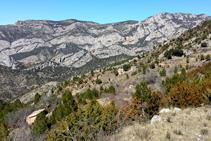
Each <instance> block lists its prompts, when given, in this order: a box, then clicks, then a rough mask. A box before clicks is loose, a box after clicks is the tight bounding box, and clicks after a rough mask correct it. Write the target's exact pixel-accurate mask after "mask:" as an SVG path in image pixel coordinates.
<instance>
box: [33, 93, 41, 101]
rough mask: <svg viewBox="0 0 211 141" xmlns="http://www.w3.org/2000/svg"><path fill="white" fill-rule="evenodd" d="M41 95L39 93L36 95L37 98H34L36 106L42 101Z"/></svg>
mask: <svg viewBox="0 0 211 141" xmlns="http://www.w3.org/2000/svg"><path fill="white" fill-rule="evenodd" d="M40 97H41V96H40V95H39V93H36V94H35V96H34V104H37V103H38V102H39V101H40Z"/></svg>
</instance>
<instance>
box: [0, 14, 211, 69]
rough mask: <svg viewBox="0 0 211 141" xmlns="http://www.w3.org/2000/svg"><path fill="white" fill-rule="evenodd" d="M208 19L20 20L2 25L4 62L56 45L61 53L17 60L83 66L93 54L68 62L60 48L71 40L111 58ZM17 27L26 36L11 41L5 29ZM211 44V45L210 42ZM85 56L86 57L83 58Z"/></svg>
mask: <svg viewBox="0 0 211 141" xmlns="http://www.w3.org/2000/svg"><path fill="white" fill-rule="evenodd" d="M208 19H211V17H209V16H206V15H194V14H183V13H174V14H170V13H160V14H157V15H154V16H151V17H149V18H147V19H146V20H144V21H140V22H133V23H130V22H123V23H113V24H105V25H100V24H97V23H93V22H80V21H77V20H66V21H61V22H52V21H44V20H43V21H41V20H40V21H35V20H34V21H31V20H26V21H18V22H17V23H16V24H15V25H7V26H1V27H0V39H1V40H0V55H1V57H0V64H1V65H4V66H9V67H11V66H13V64H14V63H12V62H11V61H10V57H9V56H10V55H14V54H19V53H27V52H29V51H33V50H35V49H37V48H39V47H55V52H56V51H58V53H53V54H54V55H52V56H51V57H52V58H50V59H49V58H47V57H46V56H45V55H41V56H39V55H35V56H33V53H32V55H29V56H27V55H26V56H27V57H25V58H21V59H20V60H15V61H20V62H23V63H26V64H27V63H34V64H36V63H41V62H42V63H43V62H45V61H49V60H51V61H54V62H56V63H61V65H62V66H69V67H72V66H74V67H80V66H83V65H84V64H86V63H87V62H88V61H85V59H88V60H90V59H91V56H89V55H88V54H86V55H85V52H84V53H82V52H80V51H79V52H80V53H78V52H77V53H76V54H75V56H74V54H72V58H71V57H65V61H64V60H63V59H64V58H62V60H61V57H62V56H64V54H65V53H64V52H59V50H60V49H67V48H68V46H67V44H68V43H73V44H75V45H77V46H78V47H79V48H82V49H84V50H86V51H87V52H91V51H93V50H95V52H94V54H92V55H94V56H95V57H98V58H108V57H111V56H116V55H120V54H126V55H130V56H133V55H136V52H137V51H141V50H145V51H148V50H150V49H151V48H152V47H153V45H154V44H155V43H156V42H157V43H161V42H163V41H164V40H167V39H170V38H172V37H175V36H179V35H180V34H181V33H182V32H183V31H185V30H187V29H189V28H192V27H194V26H196V25H198V24H200V23H201V22H203V21H205V20H208ZM14 27H15V29H17V32H16V34H17V35H18V34H19V33H20V34H23V35H21V36H20V37H21V38H17V39H16V38H15V37H14V41H11V43H10V42H9V41H7V40H4V39H5V38H7V36H6V35H5V33H4V32H5V31H6V32H8V33H7V34H8V35H10V29H12V28H14ZM29 29H30V30H29ZM3 31H4V32H3ZM208 44H209V46H210V45H211V43H210V42H208ZM122 45H124V46H122ZM48 53H51V52H48ZM69 54H71V53H69ZM76 55H79V57H76ZM83 55H85V57H82V56H83ZM81 59H82V60H81ZM76 62H77V63H76Z"/></svg>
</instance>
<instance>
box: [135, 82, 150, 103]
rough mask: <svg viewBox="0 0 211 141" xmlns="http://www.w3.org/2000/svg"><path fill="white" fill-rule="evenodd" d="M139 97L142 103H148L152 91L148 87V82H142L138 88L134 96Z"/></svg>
mask: <svg viewBox="0 0 211 141" xmlns="http://www.w3.org/2000/svg"><path fill="white" fill-rule="evenodd" d="M132 96H133V97H137V99H140V98H141V100H142V101H146V100H148V99H149V98H150V97H151V89H150V88H149V87H148V86H147V82H145V81H141V82H140V84H139V85H137V86H136V92H135V93H134V94H133V95H132Z"/></svg>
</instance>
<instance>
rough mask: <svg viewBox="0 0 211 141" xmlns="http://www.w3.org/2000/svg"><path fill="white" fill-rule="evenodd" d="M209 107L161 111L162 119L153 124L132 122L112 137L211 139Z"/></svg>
mask: <svg viewBox="0 0 211 141" xmlns="http://www.w3.org/2000/svg"><path fill="white" fill-rule="evenodd" d="M210 115H211V109H210V108H205V107H199V108H187V109H184V110H182V111H180V112H178V113H176V112H174V111H171V112H169V113H162V114H161V115H160V116H161V118H162V120H161V121H160V122H156V123H154V124H145V125H143V124H142V125H141V124H138V123H136V124H134V125H132V126H127V127H124V129H123V130H122V131H121V132H120V133H119V134H116V135H115V137H113V139H117V138H118V139H119V140H120V141H122V140H123V141H126V140H127V141H136V140H152V141H163V140H174V141H181V140H186V141H189V140H207V141H208V140H211V133H210V130H211V116H210Z"/></svg>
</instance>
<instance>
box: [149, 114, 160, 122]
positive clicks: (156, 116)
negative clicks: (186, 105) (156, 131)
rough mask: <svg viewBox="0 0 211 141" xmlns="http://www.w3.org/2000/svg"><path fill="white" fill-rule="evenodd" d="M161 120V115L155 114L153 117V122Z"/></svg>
mask: <svg viewBox="0 0 211 141" xmlns="http://www.w3.org/2000/svg"><path fill="white" fill-rule="evenodd" d="M159 121H161V117H160V116H159V115H154V116H153V117H152V119H151V122H150V123H151V124H154V123H155V122H159Z"/></svg>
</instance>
